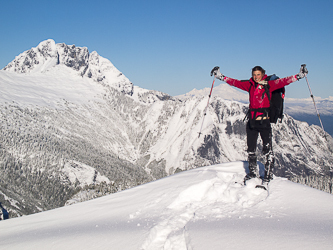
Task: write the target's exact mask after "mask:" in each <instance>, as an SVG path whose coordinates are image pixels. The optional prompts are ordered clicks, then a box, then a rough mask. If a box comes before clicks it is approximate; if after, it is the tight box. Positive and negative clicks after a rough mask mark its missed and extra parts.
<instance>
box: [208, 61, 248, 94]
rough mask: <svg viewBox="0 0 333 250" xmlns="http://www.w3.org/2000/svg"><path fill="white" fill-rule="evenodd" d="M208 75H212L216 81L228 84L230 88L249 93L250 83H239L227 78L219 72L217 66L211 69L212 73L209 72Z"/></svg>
mask: <svg viewBox="0 0 333 250" xmlns="http://www.w3.org/2000/svg"><path fill="white" fill-rule="evenodd" d="M210 75H211V76H213V75H214V76H215V77H216V78H217V79H219V80H221V81H224V82H226V83H228V84H229V85H230V86H234V87H236V88H239V89H242V90H245V91H247V92H249V90H250V86H251V83H250V81H240V80H237V79H233V78H230V77H227V76H225V75H223V74H222V73H221V72H220V67H218V66H216V67H214V68H213V69H212V71H211V72H210Z"/></svg>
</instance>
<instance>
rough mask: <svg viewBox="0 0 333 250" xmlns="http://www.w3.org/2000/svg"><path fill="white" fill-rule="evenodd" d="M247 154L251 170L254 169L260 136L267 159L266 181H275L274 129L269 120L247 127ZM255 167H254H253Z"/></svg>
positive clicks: (254, 122) (256, 122)
mask: <svg viewBox="0 0 333 250" xmlns="http://www.w3.org/2000/svg"><path fill="white" fill-rule="evenodd" d="M246 134H247V152H248V154H249V160H248V161H249V168H250V171H251V169H254V168H255V167H256V163H257V156H256V149H257V140H258V135H260V137H261V140H262V144H263V148H262V152H263V154H264V156H265V158H266V163H265V176H264V178H263V180H264V181H267V182H269V181H270V180H271V179H273V168H274V162H275V159H274V154H273V148H272V127H271V123H270V121H269V119H266V120H262V121H257V120H256V121H252V122H251V124H250V122H248V123H247V125H246ZM252 165H254V166H252Z"/></svg>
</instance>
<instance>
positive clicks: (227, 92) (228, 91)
mask: <svg viewBox="0 0 333 250" xmlns="http://www.w3.org/2000/svg"><path fill="white" fill-rule="evenodd" d="M209 93H210V88H204V89H199V90H198V89H193V90H191V91H190V92H188V93H186V94H184V95H179V96H176V97H177V98H179V99H182V100H183V99H187V98H193V97H200V96H208V95H209ZM215 96H218V97H221V98H222V99H225V100H229V101H238V102H242V103H248V102H249V96H248V94H247V93H245V92H244V91H240V90H237V89H236V88H233V87H231V86H229V85H228V84H227V83H221V84H216V85H215V86H214V89H213V91H212V97H215Z"/></svg>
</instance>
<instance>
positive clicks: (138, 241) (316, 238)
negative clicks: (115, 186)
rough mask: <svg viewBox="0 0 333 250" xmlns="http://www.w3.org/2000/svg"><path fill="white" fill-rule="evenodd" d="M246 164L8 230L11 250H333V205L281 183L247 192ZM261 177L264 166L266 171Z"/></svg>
mask: <svg viewBox="0 0 333 250" xmlns="http://www.w3.org/2000/svg"><path fill="white" fill-rule="evenodd" d="M247 168H248V166H247V163H246V162H231V163H225V164H219V165H215V166H209V167H202V168H197V169H193V170H190V171H185V172H182V173H178V174H175V175H173V176H170V177H167V178H164V179H161V180H158V181H155V182H151V183H148V184H145V185H141V186H138V187H135V188H132V189H129V190H126V191H122V192H119V193H116V194H112V195H108V196H105V197H102V198H98V199H95V200H91V201H87V202H82V203H80V204H75V205H72V206H67V207H63V208H58V209H54V210H50V211H47V212H41V213H38V214H34V215H29V216H24V217H21V218H15V219H11V220H7V221H3V222H1V223H0V230H1V234H0V246H1V248H4V249H34V250H36V249H123V250H129V249H136V250H137V249H147V250H148V249H151V250H158V249H177V250H182V249H192V250H196V249H203V250H206V249H211V250H213V249H279V250H280V249H302V250H304V249H329V248H330V247H331V246H332V243H333V236H332V230H333V215H332V207H333V197H332V196H331V195H329V194H327V193H324V192H321V191H318V190H315V189H311V188H309V187H306V186H302V185H300V184H295V183H292V182H290V181H288V180H287V179H284V178H278V177H275V178H274V180H273V181H272V182H271V183H270V186H269V193H267V192H266V191H264V190H262V189H256V188H254V186H253V185H248V186H243V185H242V184H241V183H242V180H243V177H244V176H245V173H246V171H247ZM260 168H261V173H262V168H263V166H262V165H261V164H260Z"/></svg>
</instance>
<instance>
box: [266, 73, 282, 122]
mask: <svg viewBox="0 0 333 250" xmlns="http://www.w3.org/2000/svg"><path fill="white" fill-rule="evenodd" d="M276 79H279V77H277V76H276V75H271V76H268V77H267V80H268V81H271V80H276ZM267 86H268V85H267ZM285 92H286V90H285V88H284V87H283V88H280V89H277V90H274V91H273V92H272V95H271V96H269V95H267V96H268V99H269V102H270V109H269V117H270V119H269V120H270V122H271V123H276V122H277V121H278V119H279V118H280V122H282V119H283V104H284V96H285ZM268 93H269V91H268Z"/></svg>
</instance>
